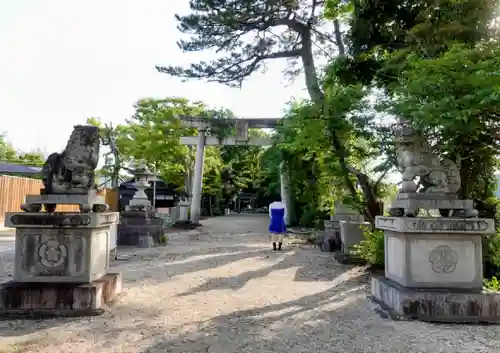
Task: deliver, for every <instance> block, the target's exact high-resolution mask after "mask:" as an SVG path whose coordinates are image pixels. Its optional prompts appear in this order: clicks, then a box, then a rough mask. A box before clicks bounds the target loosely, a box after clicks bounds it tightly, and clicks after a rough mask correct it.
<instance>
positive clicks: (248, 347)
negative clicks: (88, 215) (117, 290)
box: [0, 215, 500, 353]
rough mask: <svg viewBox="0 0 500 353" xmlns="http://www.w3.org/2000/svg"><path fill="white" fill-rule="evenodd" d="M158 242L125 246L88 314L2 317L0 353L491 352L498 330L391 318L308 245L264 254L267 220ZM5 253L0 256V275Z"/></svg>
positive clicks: (238, 221) (211, 226)
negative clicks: (103, 294) (115, 274)
mask: <svg viewBox="0 0 500 353" xmlns="http://www.w3.org/2000/svg"><path fill="white" fill-rule="evenodd" d="M203 224H204V226H203V227H202V228H200V229H199V230H197V231H190V232H181V233H178V234H173V235H171V237H170V243H169V245H168V246H166V247H161V248H155V249H127V250H123V251H121V252H120V253H119V260H118V261H115V262H114V263H113V268H112V271H119V272H121V273H122V274H123V277H124V293H123V295H122V296H121V297H120V298H119V300H118V301H117V303H116V304H115V305H114V306H113V307H112V308H111V309H110V310H109V311H108V312H106V313H105V314H103V315H102V316H98V317H91V318H71V319H69V318H67V319H52V320H40V321H24V320H17V321H0V352H16V353H19V352H44V353H49V352H50V353H56V352H58V353H79V352H85V353H112V352H129V353H132V352H133V353H136V352H137V353H139V352H140V353H146V352H149V353H159V352H179V353H180V352H182V353H184V352H185V353H197V352H220V353H222V352H223V353H232V352H234V353H236V352H238V353H246V352H287V353H298V352H343V353H347V352H377V353H379V352H391V353H395V352H405V353H409V352H420V353H422V352H433V353H437V352H461V353H467V352H471V353H472V352H474V353H477V352H499V351H500V327H498V326H479V325H475V326H465V325H433V324H426V323H421V322H401V321H400V322H396V321H391V320H388V319H384V318H382V317H380V315H379V314H377V313H376V312H375V311H374V308H375V305H373V304H372V303H371V302H369V301H368V300H367V298H366V297H367V294H368V293H367V290H368V287H367V284H368V280H369V278H368V275H367V274H366V273H365V272H364V271H363V269H361V268H358V267H353V266H345V265H340V264H338V263H337V262H336V261H335V260H334V259H333V258H332V256H331V255H330V254H327V253H321V252H320V251H319V250H318V249H312V248H310V247H298V246H296V245H286V246H285V248H284V251H282V252H273V251H272V250H271V247H270V244H269V241H268V236H267V233H266V227H267V217H265V216H256V215H251V216H243V215H242V216H229V217H220V218H213V219H208V220H205V221H203ZM9 261H10V262H11V261H12V259H11V257H9V256H6V255H5V254H4V256H2V257H1V258H0V270H1V271H2V272H3V273H0V280H7V279H8V273H9V271H10V270H11V264H10V263H9Z"/></svg>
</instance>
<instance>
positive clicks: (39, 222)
mask: <svg viewBox="0 0 500 353" xmlns="http://www.w3.org/2000/svg"><path fill="white" fill-rule="evenodd" d="M119 215H120V214H119V213H118V212H91V213H80V212H61V213H44V212H8V213H6V214H5V226H6V227H12V228H33V227H39V228H54V227H56V226H57V227H62V228H71V229H74V228H97V227H103V226H111V224H116V223H118V222H119Z"/></svg>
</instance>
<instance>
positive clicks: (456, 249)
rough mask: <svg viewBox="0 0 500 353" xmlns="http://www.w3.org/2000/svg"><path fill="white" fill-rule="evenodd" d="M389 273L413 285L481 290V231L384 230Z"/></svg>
mask: <svg viewBox="0 0 500 353" xmlns="http://www.w3.org/2000/svg"><path fill="white" fill-rule="evenodd" d="M384 238H385V239H384V243H385V244H384V246H385V276H386V277H387V278H388V279H390V280H392V281H394V282H396V283H398V284H400V285H402V286H405V287H409V288H434V289H436V288H447V289H450V288H460V289H463V290H481V289H482V286H483V261H482V246H481V239H482V235H480V234H467V235H466V234H458V235H457V234H453V233H435V234H432V233H424V234H419V233H400V232H395V231H389V230H385V231H384Z"/></svg>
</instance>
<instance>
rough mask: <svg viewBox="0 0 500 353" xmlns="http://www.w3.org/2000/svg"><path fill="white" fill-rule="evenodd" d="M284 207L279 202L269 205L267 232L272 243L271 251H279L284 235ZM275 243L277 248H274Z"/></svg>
mask: <svg viewBox="0 0 500 353" xmlns="http://www.w3.org/2000/svg"><path fill="white" fill-rule="evenodd" d="M286 215H287V213H286V206H285V204H284V203H283V202H281V201H274V202H272V203H271V204H270V205H269V218H270V219H269V232H270V233H271V241H272V242H273V250H274V251H276V250H281V247H282V246H283V236H284V235H285V234H286V221H285V220H286ZM276 243H278V247H277V248H276Z"/></svg>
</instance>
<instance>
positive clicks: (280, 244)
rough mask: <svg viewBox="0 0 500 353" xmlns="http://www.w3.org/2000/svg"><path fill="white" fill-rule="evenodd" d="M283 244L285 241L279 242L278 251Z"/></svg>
mask: <svg viewBox="0 0 500 353" xmlns="http://www.w3.org/2000/svg"><path fill="white" fill-rule="evenodd" d="M282 245H283V243H278V251H281V246H282Z"/></svg>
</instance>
